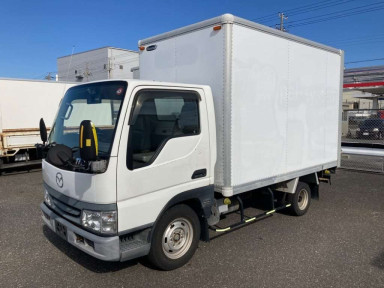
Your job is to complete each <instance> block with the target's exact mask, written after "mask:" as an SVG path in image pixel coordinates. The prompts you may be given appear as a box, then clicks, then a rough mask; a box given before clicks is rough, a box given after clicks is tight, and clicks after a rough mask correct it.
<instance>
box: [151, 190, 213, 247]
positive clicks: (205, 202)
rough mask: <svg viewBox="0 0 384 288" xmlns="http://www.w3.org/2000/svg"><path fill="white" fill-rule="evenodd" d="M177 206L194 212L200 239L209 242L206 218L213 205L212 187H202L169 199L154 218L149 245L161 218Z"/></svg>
mask: <svg viewBox="0 0 384 288" xmlns="http://www.w3.org/2000/svg"><path fill="white" fill-rule="evenodd" d="M179 204H185V205H188V206H189V207H190V208H192V209H193V211H195V213H196V215H197V217H198V218H199V220H200V227H201V235H200V239H201V240H203V241H209V231H208V223H207V218H208V217H209V215H210V213H211V207H212V205H213V204H214V186H213V185H209V186H204V187H200V188H197V189H192V190H188V191H184V192H182V193H179V194H177V195H176V196H174V197H173V198H172V199H170V200H169V201H168V202H167V204H166V205H165V206H164V207H163V209H162V210H161V212H160V213H159V215H158V216H157V218H156V221H155V222H154V223H153V226H152V229H151V232H150V234H149V239H148V240H149V243H151V242H152V237H153V231H154V230H155V227H156V225H157V223H158V222H159V220H160V219H161V217H162V216H163V215H164V213H165V212H166V211H167V210H168V209H170V208H171V207H174V206H176V205H179Z"/></svg>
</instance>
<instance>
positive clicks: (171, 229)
mask: <svg viewBox="0 0 384 288" xmlns="http://www.w3.org/2000/svg"><path fill="white" fill-rule="evenodd" d="M199 239H200V221H199V218H198V217H197V215H196V213H195V211H193V209H192V208H191V207H189V206H187V205H185V204H180V205H176V206H173V207H171V208H170V209H169V210H167V211H166V212H165V213H164V214H163V215H162V216H161V218H160V220H159V222H158V223H157V225H156V227H155V229H154V231H153V237H152V243H151V250H150V252H149V254H148V259H149V261H150V262H151V263H152V264H153V265H155V266H156V267H157V268H159V269H161V270H173V269H176V268H179V267H181V266H183V265H185V264H186V263H187V262H188V261H189V260H190V259H191V258H192V256H193V254H194V253H195V251H196V249H197V246H198V243H199Z"/></svg>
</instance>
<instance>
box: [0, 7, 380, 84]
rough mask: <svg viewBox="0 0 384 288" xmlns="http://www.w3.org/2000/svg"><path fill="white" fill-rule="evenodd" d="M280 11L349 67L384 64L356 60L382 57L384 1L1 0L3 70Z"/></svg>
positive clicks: (35, 70)
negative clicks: (224, 17)
mask: <svg viewBox="0 0 384 288" xmlns="http://www.w3.org/2000/svg"><path fill="white" fill-rule="evenodd" d="M358 7H361V8H358ZM278 12H284V13H285V14H286V15H287V16H288V19H287V20H285V24H286V25H287V26H286V27H288V33H291V34H294V35H297V36H301V37H304V38H307V39H310V40H313V41H316V42H319V43H322V44H326V45H330V46H333V47H335V48H339V49H343V50H345V62H346V67H347V68H353V67H364V66H374V65H384V59H383V60H377V61H376V60H375V61H367V62H359V61H361V60H371V59H380V58H384V29H383V28H384V23H383V22H382V16H383V13H384V1H378V0H376V1H375V0H320V1H314V0H307V1H302V0H292V1H290V0H285V1H283V0H273V1H271V0H269V1H266V0H259V1H256V0H253V1H242V0H237V1H228V0H221V1H216V0H215V1H209V0H204V1H202V0H194V1H184V0H178V1H175V0H166V1H160V0H157V1H154V0H146V1H140V0H136V1H123V0H120V1H116V0H108V1H101V0H92V1H87V0H83V1H81V0H76V1H73V0H65V1H62V0H53V1H52V0H51V1H45V0H34V1H28V0H24V1H21V0H2V1H1V6H0V27H1V28H0V77H6V78H26V79H43V78H44V76H46V75H47V74H48V72H56V71H57V65H56V60H57V58H58V57H61V56H65V55H70V54H71V53H72V49H74V53H78V52H82V51H86V50H90V49H95V48H100V47H104V46H113V47H118V48H124V49H131V50H137V43H138V40H140V39H144V38H147V37H150V36H154V35H157V34H160V33H163V32H167V31H170V30H173V29H176V28H180V27H183V26H186V25H189V24H193V23H196V22H199V21H203V20H206V19H209V18H212V17H216V16H219V15H221V14H224V13H231V14H234V15H236V16H239V17H242V18H245V19H248V20H254V21H256V22H259V23H261V24H265V25H267V26H275V24H277V23H278V22H279V18H278ZM362 12H365V13H362ZM348 14H352V15H349V16H348ZM340 16H347V17H340ZM329 18H331V19H329ZM327 19H328V20H327ZM322 20H327V21H322ZM317 21H322V22H317ZM312 22H316V23H312ZM308 23H309V24H308ZM303 24H305V25H303ZM295 25H296V26H295ZM356 61H358V62H357V63H350V62H356Z"/></svg>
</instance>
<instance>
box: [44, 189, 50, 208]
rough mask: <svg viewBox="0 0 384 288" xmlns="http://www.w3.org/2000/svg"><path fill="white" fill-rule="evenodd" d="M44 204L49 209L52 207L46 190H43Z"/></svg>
mask: <svg viewBox="0 0 384 288" xmlns="http://www.w3.org/2000/svg"><path fill="white" fill-rule="evenodd" d="M44 202H45V204H47V205H48V206H50V207H51V206H52V200H51V196H49V193H48V192H47V190H45V192H44Z"/></svg>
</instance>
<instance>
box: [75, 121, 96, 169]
mask: <svg viewBox="0 0 384 288" xmlns="http://www.w3.org/2000/svg"><path fill="white" fill-rule="evenodd" d="M79 133H80V137H79V140H80V143H79V146H80V157H81V159H83V160H85V161H96V160H97V154H98V141H97V133H96V128H95V125H94V124H93V123H92V122H91V121H90V120H83V121H82V122H81V124H80V131H79Z"/></svg>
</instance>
